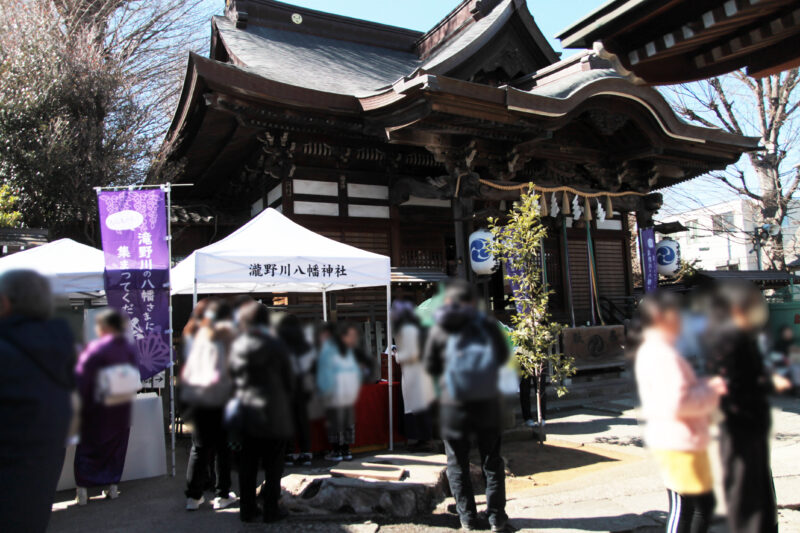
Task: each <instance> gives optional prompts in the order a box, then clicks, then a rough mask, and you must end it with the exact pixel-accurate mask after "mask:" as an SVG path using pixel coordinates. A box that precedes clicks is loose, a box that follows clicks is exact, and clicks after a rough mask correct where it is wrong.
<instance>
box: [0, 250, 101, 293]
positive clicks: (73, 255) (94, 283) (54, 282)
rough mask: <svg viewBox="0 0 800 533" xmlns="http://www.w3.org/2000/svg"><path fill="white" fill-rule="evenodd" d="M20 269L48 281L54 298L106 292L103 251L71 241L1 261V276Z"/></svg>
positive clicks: (29, 251)
mask: <svg viewBox="0 0 800 533" xmlns="http://www.w3.org/2000/svg"><path fill="white" fill-rule="evenodd" d="M21 268H25V269H31V270H36V271H37V272H39V273H40V274H42V275H43V276H45V277H47V278H48V279H49V280H50V286H51V287H52V289H53V293H55V294H65V293H74V292H97V291H102V290H105V289H104V285H103V269H104V268H105V260H104V258H103V251H102V250H98V249H97V248H92V247H91V246H86V245H85V244H81V243H78V242H75V241H73V240H72V239H59V240H57V241H53V242H50V243H47V244H43V245H42V246H37V247H35V248H31V249H29V250H23V251H21V252H17V253H15V254H11V255H9V256H6V257H3V258H0V273H3V272H6V271H8V270H16V269H21Z"/></svg>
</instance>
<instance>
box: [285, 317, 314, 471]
mask: <svg viewBox="0 0 800 533" xmlns="http://www.w3.org/2000/svg"><path fill="white" fill-rule="evenodd" d="M277 334H278V338H280V339H281V341H283V343H284V344H285V345H286V347H287V348H288V350H289V354H290V355H291V362H292V370H293V372H294V387H293V388H294V392H293V394H292V415H293V417H292V420H293V422H294V434H295V439H296V440H297V447H298V451H299V452H300V453H299V454H297V455H295V454H294V453H293V452H294V446H291V445H290V446H289V447H288V448H287V453H286V464H287V465H290V464H291V465H296V466H311V459H312V455H311V422H310V421H309V418H308V403H309V402H310V401H311V396H312V394H313V393H314V386H315V385H314V382H315V379H314V366H315V364H316V359H317V352H316V350H314V348H313V346H311V343H309V342H308V340H306V336H305V333H304V332H303V327H302V325H301V324H300V320H299V319H298V318H297V315H286V316H285V317H283V319H282V320H281V321H280V324H278V328H277Z"/></svg>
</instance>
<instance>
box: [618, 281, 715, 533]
mask: <svg viewBox="0 0 800 533" xmlns="http://www.w3.org/2000/svg"><path fill="white" fill-rule="evenodd" d="M680 304H681V302H680V300H679V299H678V297H677V296H675V295H674V294H671V293H653V294H651V295H648V296H646V297H645V298H644V299H642V301H641V303H640V304H639V307H638V311H637V314H638V317H637V318H638V328H635V329H638V334H639V338H638V339H636V340H634V342H635V343H637V344H638V347H637V348H636V352H635V353H636V365H635V367H636V382H637V385H638V389H639V398H640V400H641V407H642V415H643V418H644V421H645V431H644V436H645V442H646V444H647V446H648V447H649V448H650V449H651V451H652V453H653V455H654V456H655V458H656V461H657V462H658V464H659V467H660V470H661V474H662V478H663V480H664V484H665V485H666V488H667V494H668V496H669V509H670V514H669V520H668V522H667V533H704V532H706V531H708V528H709V526H710V524H711V519H712V517H713V512H714V507H715V500H714V492H713V480H712V475H711V464H710V461H709V458H708V452H707V448H708V443H709V440H710V436H709V426H710V423H711V414H712V412H713V411H714V410H715V409H716V408H717V406H718V405H719V398H720V396H721V395H724V394H725V393H726V386H725V382H724V381H723V380H722V378H720V377H719V376H714V377H710V378H705V379H699V378H698V377H697V376H696V375H695V373H694V371H693V370H692V367H691V365H690V364H689V363H688V362H687V361H686V359H684V358H683V357H682V356H681V355H680V353H678V350H677V349H676V347H675V343H676V340H677V339H678V336H679V334H680V331H681V314H680V313H681V305H680Z"/></svg>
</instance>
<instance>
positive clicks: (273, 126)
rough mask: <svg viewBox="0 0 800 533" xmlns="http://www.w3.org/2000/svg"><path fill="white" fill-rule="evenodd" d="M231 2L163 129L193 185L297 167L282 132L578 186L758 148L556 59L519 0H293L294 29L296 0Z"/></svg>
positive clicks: (614, 76) (656, 175) (675, 170)
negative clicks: (438, 9) (414, 28)
mask: <svg viewBox="0 0 800 533" xmlns="http://www.w3.org/2000/svg"><path fill="white" fill-rule="evenodd" d="M230 5H231V6H232V7H231V9H230V10H229V12H228V16H227V17H217V18H215V19H214V22H213V27H214V32H213V35H212V40H213V44H212V57H211V58H203V57H201V56H198V55H195V54H192V55H191V56H190V58H189V65H188V68H187V74H186V79H185V82H184V87H183V91H182V94H181V98H180V102H179V106H178V110H177V112H176V114H175V117H174V120H173V123H172V125H171V128H170V131H169V133H168V136H167V143H169V144H170V145H171V146H170V148H171V158H172V159H173V160H179V159H184V160H185V161H186V166H185V167H184V172H183V176H182V179H183V180H184V181H186V182H192V183H195V184H196V187H195V190H196V192H197V194H198V195H200V196H203V195H205V194H212V192H213V191H214V190H215V188H214V186H213V184H214V183H219V180H222V179H229V180H232V179H233V177H235V176H237V175H239V174H240V173H241V172H243V171H244V170H246V169H247V168H248V165H250V167H253V166H254V165H261V166H264V165H267V166H269V165H272V166H275V165H277V164H278V162H280V164H283V165H293V163H292V161H291V159H292V157H293V156H291V155H287V152H289V151H291V150H299V149H300V148H301V147H294V148H293V147H292V143H291V142H290V141H287V139H286V138H285V136H289V135H290V133H291V136H292V140H294V139H296V138H304V139H306V140H304V141H303V142H310V141H308V139H309V138H316V139H320V140H322V141H323V142H325V143H327V144H328V145H331V144H333V145H336V144H342V145H343V146H344V148H342V150H345V149H347V147H348V146H349V147H351V148H352V149H353V150H367V151H368V150H372V149H374V150H377V151H378V152H382V153H383V154H384V156H385V155H386V154H387V153H389V152H393V153H398V151H399V152H402V151H403V150H406V151H409V150H411V151H416V152H420V149H422V150H421V152H422V155H427V158H428V159H425V158H423V157H422V156H415V158H414V159H415V160H417V161H419V160H423V159H425V160H426V161H427V160H429V161H430V164H428V167H427V170H421V171H420V173H421V175H428V176H430V175H432V172H435V171H444V170H445V169H444V168H442V167H448V165H450V166H452V165H453V164H457V165H462V166H464V170H465V171H467V172H473V171H476V170H478V171H480V172H483V173H484V175H491V176H492V177H493V178H494V179H500V180H509V181H511V180H519V181H528V180H530V179H533V177H536V178H537V179H539V178H541V177H542V176H546V175H547V172H550V171H552V172H555V173H556V174H558V175H559V176H561V178H559V179H566V180H568V181H569V180H573V181H574V180H575V179H576V178H575V176H576V175H575V174H574V172H573V171H570V172H573V173H572V174H570V175H569V176H568V177H564V176H567V174H566V173H565V172H564V171H563V168H560V167H561V166H564V165H567V166H571V167H575V166H576V165H577V166H580V167H581V168H580V169H578V171H579V173H580V176H581V178H580V179H585V180H587V183H585V184H584V185H586V186H590V187H600V188H602V189H611V190H617V189H619V188H620V187H623V188H625V187H628V188H634V189H636V190H640V189H647V190H649V189H655V188H659V187H665V186H669V185H673V184H675V183H678V182H680V181H683V180H686V179H691V178H692V177H694V176H697V175H699V174H702V173H704V172H707V171H708V170H710V169H718V168H724V167H725V166H726V165H728V164H730V163H733V162H735V161H737V160H738V158H739V156H740V155H741V153H742V152H744V151H749V150H754V149H757V147H758V139H755V138H748V137H741V136H737V135H732V134H729V133H726V132H723V131H721V130H717V129H709V128H703V127H698V126H695V125H691V124H688V123H686V122H684V121H682V120H681V119H680V118H678V117H677V116H676V115H675V113H674V112H673V110H672V109H671V107H670V106H669V104H668V103H667V102H666V101H665V100H664V98H663V97H662V96H661V95H660V94H659V93H658V92H657V91H656V90H654V89H652V88H650V87H646V86H641V85H635V84H634V83H631V82H630V81H628V80H627V79H625V78H623V77H622V76H620V75H619V74H618V73H617V72H616V71H615V70H614V69H613V68H612V66H611V64H610V63H609V62H607V61H605V60H602V59H600V58H598V57H597V56H595V55H593V54H590V53H580V54H576V55H575V56H572V57H570V58H567V59H565V60H562V61H558V62H555V59H556V55H555V53H553V52H552V49H549V46H548V47H543V46H539V44H538V39H539V37H540V36H541V33H540V32H538V29H536V27H535V24H534V23H533V18H532V17H531V15H530V13H528V11H527V9H526V8H525V3H524V0H483V1H482V2H478V1H477V0H466V1H465V2H462V3H461V4H459V6H458V7H457V8H456V9H455V10H454V11H453V12H452V13H451V14H450V15H448V17H446V18H445V20H444V21H443V22H442V23H440V24H439V25H437V27H435V28H434V29H433V30H431V32H428V33H427V34H425V35H422V34H419V33H413V32H408V31H407V30H401V29H398V28H392V27H385V26H380V25H374V24H371V23H363V22H362V21H354V20H352V19H345V18H343V17H334V16H332V15H327V14H318V13H317V12H310V11H309V10H299V9H298V10H297V11H298V13H299V14H300V15H301V16H302V17H303V19H304V22H303V23H302V24H299V25H298V24H294V26H297V28H294V29H290V28H291V27H290V26H288V24H292V23H291V22H288V23H287V22H286V21H285V20H283V19H284V18H288V17H289V16H290V15H291V14H293V12H294V10H295V8H294V7H292V6H287V4H281V3H278V2H272V1H269V0H251V1H249V2H244V1H242V0H232V1H231V2H230ZM245 7H246V8H247V9H248V10H249V12H247V13H246V15H247V16H246V17H243V15H244V14H245V13H244V11H242V9H244V8H245ZM268 15H269V16H274V17H278V18H280V20H277V19H276V20H273V19H271V18H269V16H268ZM281 17H283V18H281ZM243 18H246V20H242V19H243ZM347 29H349V31H345V30H347ZM337 32H339V33H341V34H342V38H334V37H335V36H336V35H337ZM545 44H546V43H545ZM520 69H524V70H520ZM519 72H525V74H524V75H520V74H519ZM509 73H513V74H514V76H513V79H509V76H508V74H509ZM303 136H305V137H303ZM276 137H280V139H278V140H276ZM267 145H269V146H267ZM259 146H260V147H262V149H263V150H262V151H260V150H256V148H257V147H259ZM329 148H330V147H329ZM332 149H333V150H336V149H337V148H336V147H335V146H334V147H333V148H332ZM279 152H280V154H279ZM431 153H433V155H434V157H431ZM281 154H282V155H281ZM265 161H266V162H265ZM426 164H427V163H426ZM437 165H438V169H437V168H434V167H437ZM537 165H538V166H537ZM542 165H549V166H550V167H552V166H553V165H555V166H556V167H559V168H542ZM285 170H286V169H285ZM446 170H447V171H448V173H451V174H452V170H453V169H452V168H446ZM269 172H272V171H269ZM634 174H635V175H636V183H634V182H633V178H632V176H633V175H634ZM273 177H276V178H277V175H273ZM626 180H627V181H626Z"/></svg>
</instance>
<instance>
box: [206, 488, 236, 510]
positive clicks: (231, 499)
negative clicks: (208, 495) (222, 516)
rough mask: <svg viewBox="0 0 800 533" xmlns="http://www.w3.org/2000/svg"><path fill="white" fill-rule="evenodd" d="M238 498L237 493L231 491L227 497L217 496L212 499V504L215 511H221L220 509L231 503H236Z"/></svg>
mask: <svg viewBox="0 0 800 533" xmlns="http://www.w3.org/2000/svg"><path fill="white" fill-rule="evenodd" d="M237 499H238V498H237V497H236V494H235V493H233V492H229V493H228V497H227V498H221V497H219V496H217V497H216V498H214V499H213V500H211V505H212V506H213V507H214V510H215V511H219V510H220V509H225V508H226V507H228V506H229V505H231V504H233V503H235V502H236V500H237Z"/></svg>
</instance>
